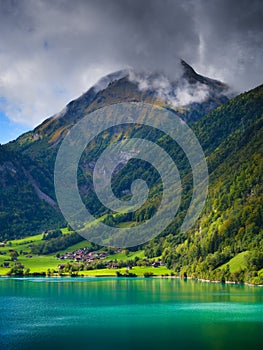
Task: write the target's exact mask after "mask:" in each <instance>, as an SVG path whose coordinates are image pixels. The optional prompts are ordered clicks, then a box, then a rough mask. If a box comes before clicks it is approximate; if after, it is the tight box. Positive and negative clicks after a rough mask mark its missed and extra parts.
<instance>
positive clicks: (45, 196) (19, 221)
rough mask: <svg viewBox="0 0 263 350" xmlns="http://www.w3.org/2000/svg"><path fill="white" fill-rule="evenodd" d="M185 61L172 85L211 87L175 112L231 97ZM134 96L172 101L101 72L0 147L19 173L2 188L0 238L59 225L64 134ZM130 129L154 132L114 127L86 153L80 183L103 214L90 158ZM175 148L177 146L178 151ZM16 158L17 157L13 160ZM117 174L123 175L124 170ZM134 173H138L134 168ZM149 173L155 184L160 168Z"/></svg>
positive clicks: (195, 112)
mask: <svg viewBox="0 0 263 350" xmlns="http://www.w3.org/2000/svg"><path fill="white" fill-rule="evenodd" d="M182 65H183V67H184V76H183V77H182V78H181V80H180V81H179V82H171V86H173V87H174V88H176V86H177V87H178V86H181V85H185V84H186V85H187V86H188V87H189V86H190V87H191V86H192V88H193V89H195V88H198V87H199V86H203V87H204V88H205V89H206V91H209V94H208V96H207V98H206V99H205V100H203V101H201V102H200V103H197V102H194V103H191V104H189V105H187V106H184V107H180V108H175V109H174V107H173V108H172V109H171V110H173V111H176V113H177V114H178V113H179V115H180V116H181V117H182V118H183V119H185V120H188V121H189V123H192V122H194V121H195V120H197V119H200V118H202V117H203V116H204V115H205V114H206V113H207V112H208V111H211V110H213V109H215V108H216V107H217V106H218V105H220V104H221V103H222V102H226V101H227V100H228V98H227V95H226V92H227V86H226V85H225V84H222V83H220V82H217V81H214V80H211V79H208V78H206V77H203V76H201V75H199V74H197V73H196V72H195V71H194V70H193V69H192V68H191V67H190V66H188V65H187V64H186V63H185V62H182ZM159 78H160V79H161V77H159V76H158V75H157V77H156V76H154V77H147V79H148V80H151V81H152V80H154V79H155V80H156V79H159ZM144 79H146V77H144ZM155 80H154V81H155ZM130 101H132V102H140V101H143V102H148V103H155V104H159V105H163V106H166V107H167V108H171V106H169V105H167V102H168V101H166V102H165V101H163V100H162V99H160V96H159V95H158V92H157V91H155V90H154V89H153V88H152V87H149V88H148V89H141V88H140V87H139V83H138V81H135V80H131V79H130V78H129V77H128V76H127V73H125V72H117V73H116V74H112V75H110V76H108V77H105V78H103V79H102V81H101V82H99V83H98V84H97V85H95V86H94V87H92V88H91V89H89V90H88V91H87V92H86V93H85V94H83V95H82V96H80V97H79V98H78V99H76V100H74V101H71V102H70V103H69V104H68V105H67V106H66V107H65V109H64V110H63V111H62V112H60V113H58V114H56V115H54V116H53V117H51V118H49V119H47V120H45V121H44V122H43V123H42V124H41V125H39V126H38V127H36V128H35V129H34V130H33V131H31V132H28V133H25V134H23V135H21V136H20V137H19V138H18V139H17V140H15V141H13V142H11V143H9V144H7V145H4V146H3V147H2V148H0V152H1V153H2V154H4V155H5V156H4V157H5V158H3V160H2V163H1V164H0V166H2V167H3V168H6V164H7V163H8V164H12V166H13V167H15V168H16V171H17V173H19V174H20V176H16V177H13V180H12V185H10V187H9V192H8V193H7V192H6V190H5V189H4V187H2V189H1V190H2V193H1V194H0V201H1V203H2V210H1V217H0V227H1V230H0V239H5V238H15V237H17V238H19V237H21V236H25V235H30V234H34V233H39V232H40V231H41V230H43V228H45V229H52V228H54V225H55V226H57V227H60V226H61V225H63V224H64V225H65V221H64V219H63V217H62V216H61V214H60V212H59V211H58V210H57V207H56V203H55V201H56V198H55V191H54V184H53V182H54V164H55V159H56V154H57V151H58V149H59V146H60V144H61V142H62V140H63V138H64V137H65V135H66V134H67V132H68V131H69V130H70V128H71V127H72V126H73V125H74V124H75V123H76V122H77V121H78V120H80V119H81V118H83V116H84V115H85V114H86V113H89V112H92V111H94V110H96V109H98V108H102V107H105V106H107V105H110V104H113V103H117V102H130ZM131 134H135V135H141V136H143V137H144V136H146V135H147V137H150V138H151V137H152V133H151V132H150V130H145V129H144V130H142V131H140V129H139V128H138V129H136V130H134V129H133V128H127V129H126V130H122V131H120V130H117V129H113V130H111V131H110V132H109V134H108V135H103V136H101V137H98V138H97V142H96V145H95V146H94V144H93V145H90V147H89V149H88V151H86V152H85V154H84V156H83V157H82V160H81V163H80V174H79V187H80V190H81V194H82V196H83V200H84V202H85V204H86V205H87V206H88V207H89V208H90V210H91V211H92V212H94V213H95V212H96V213H101V214H104V213H105V208H103V207H102V206H101V204H100V203H99V202H98V201H97V200H96V196H95V194H94V191H93V188H92V179H91V175H92V171H93V168H92V166H91V165H90V164H93V163H94V162H95V160H96V157H98V155H99V153H98V152H102V151H103V149H104V148H105V147H106V146H107V144H110V143H112V142H113V141H116V139H121V138H123V137H129V135H131ZM159 136H160V135H159ZM157 138H158V135H157V137H155V140H157ZM153 141H154V139H153ZM160 143H161V145H164V143H167V140H166V139H164V142H163V141H160ZM167 147H168V148H171V147H172V146H171V145H169V144H167ZM175 154H176V152H175V151H174V155H175ZM13 158H15V159H18V160H19V161H15V162H14V163H13ZM185 164H186V160H184V162H183V163H182V166H181V168H182V169H184V167H185ZM136 168H137V167H136ZM137 170H138V169H137ZM145 170H146V169H145V164H144V165H142V168H141V172H140V173H141V174H142V173H144V172H145ZM126 171H127V172H129V173H130V172H131V171H132V172H133V170H132V169H131V170H129V167H127V169H126ZM184 171H185V170H184ZM137 174H138V173H137ZM0 176H1V179H2V180H1V181H2V182H3V183H5V182H6V181H8V177H9V174H7V171H2V172H1V173H0ZM119 176H121V177H122V173H120V174H119ZM133 176H134V178H135V177H136V173H134V174H133ZM145 176H146V178H148V179H149V178H152V184H151V185H152V186H153V185H154V181H155V180H156V174H155V176H152V175H149V174H146V175H145ZM126 178H127V176H126ZM21 181H23V184H22V183H21V184H20V182H21ZM127 181H128V182H129V181H131V179H129V180H128V179H127ZM118 182H119V180H118V179H116V184H118ZM127 184H128V183H127ZM127 184H126V183H125V181H124V180H122V181H121V183H120V184H119V186H118V188H116V191H117V192H118V193H119V194H122V191H123V190H126V189H127ZM23 188H26V192H27V201H26V204H25V202H24V198H23V194H21V193H22V191H23V190H22V189H23ZM20 189H21V191H20ZM5 218H6V219H5ZM126 219H127V218H123V221H126ZM128 219H129V218H128ZM129 220H130V219H129Z"/></svg>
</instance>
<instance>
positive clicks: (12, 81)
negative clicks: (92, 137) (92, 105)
mask: <svg viewBox="0 0 263 350" xmlns="http://www.w3.org/2000/svg"><path fill="white" fill-rule="evenodd" d="M262 7H263V6H262V2H261V1H257V0H250V1H248V0H239V1H237V0H232V1H226V0H220V1H219V0H213V1H206V0H196V1H194V0H186V1H176V0H152V1H148V2H146V1H145V2H144V1H139V0H96V1H95V0H85V1H84V0H83V1H82V0H75V1H70V0H58V1H51V0H20V1H18V0H0V31H1V43H0V96H2V97H3V99H1V100H0V109H2V110H3V111H4V112H5V113H6V114H8V116H9V117H10V118H11V119H12V120H15V121H18V122H23V123H25V124H28V125H29V126H35V125H37V124H38V123H40V122H41V121H42V120H43V119H45V118H47V117H48V116H50V115H53V114H55V113H57V112H58V111H60V110H61V109H62V108H63V107H64V106H65V105H66V104H67V103H68V102H69V101H70V100H72V99H73V98H76V97H78V96H79V95H81V94H82V93H83V92H85V91H86V90H87V89H88V88H89V87H90V86H92V85H93V84H94V83H96V81H97V80H98V79H100V78H101V77H102V76H104V75H106V74H108V73H111V72H113V71H117V70H120V69H124V68H127V67H134V68H135V70H138V71H144V72H146V73H149V74H150V73H151V72H153V71H158V72H160V73H161V74H163V75H164V76H168V77H169V78H171V79H175V78H176V77H177V75H178V72H179V68H178V58H183V59H185V60H186V61H187V62H188V63H190V64H191V65H193V67H194V68H195V69H196V70H197V71H198V72H199V73H201V74H203V75H207V76H210V77H211V78H216V79H221V80H223V81H225V82H228V83H230V84H232V85H233V86H234V87H235V89H236V90H238V91H243V90H248V89H250V88H252V87H254V86H256V85H258V84H260V83H262V81H261V79H262V76H263V74H262V73H263V68H262V63H261V62H262V60H263V52H262V50H263V44H262V37H263V36H262V31H263V30H262ZM161 84H162V86H161V87H159V90H160V91H163V92H164V93H165V91H166V90H167V89H168V87H167V86H166V85H165V84H167V82H165V79H164V80H163V81H162V82H161ZM196 93H197V91H195V92H194V95H195V94H196ZM198 93H199V95H200V96H199V97H198V98H202V96H203V95H205V91H201V90H200V91H199V92H198ZM177 96H180V100H182V101H183V100H184V99H185V100H189V98H190V99H191V98H193V91H190V90H189V87H186V89H185V90H184V91H181V90H180V91H179V92H177ZM1 101H4V102H1Z"/></svg>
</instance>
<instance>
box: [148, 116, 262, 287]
mask: <svg viewBox="0 0 263 350" xmlns="http://www.w3.org/2000/svg"><path fill="white" fill-rule="evenodd" d="M262 140H263V118H262V117H261V115H259V118H258V120H257V121H255V123H254V125H253V126H251V127H250V128H248V129H247V130H244V131H243V130H237V131H236V132H235V133H234V134H231V135H230V136H229V137H228V138H227V139H226V140H225V141H224V142H223V143H222V144H221V146H220V147H219V148H218V149H217V150H216V152H214V153H213V154H212V155H211V156H210V157H208V162H209V166H210V168H212V169H213V171H212V172H211V174H210V186H209V197H208V199H207V202H206V207H205V210H204V212H203V213H202V215H201V217H200V219H199V220H198V221H197V222H196V224H195V227H194V228H193V229H191V230H190V231H189V232H188V233H187V237H186V239H185V240H184V241H183V242H181V243H179V244H178V241H177V240H176V236H174V235H171V234H170V235H168V236H167V237H166V238H165V239H163V240H161V241H160V240H159V241H158V240H155V241H152V242H150V243H149V244H148V245H147V246H146V250H145V253H146V255H147V256H154V255H155V254H158V253H160V252H161V251H162V255H163V260H164V261H165V262H166V264H167V265H168V267H170V268H174V269H175V270H176V271H177V272H178V273H180V272H181V273H186V274H187V275H191V276H196V277H200V278H205V279H216V280H226V279H229V280H233V281H237V280H241V281H242V280H243V281H249V282H253V283H262V282H263V274H262V275H261V276H258V271H259V270H261V269H262V268H263V267H262V254H263V207H262V203H263V183H262V174H263V143H262ZM217 158H219V160H218V159H217ZM243 251H248V252H249V253H248V254H247V255H246V259H245V260H244V266H245V268H244V269H241V268H240V271H235V272H234V273H231V272H230V271H229V270H227V269H223V270H220V269H219V267H220V266H221V265H223V264H225V263H226V262H228V261H229V260H230V259H231V258H233V257H234V256H236V255H237V254H238V253H240V252H243Z"/></svg>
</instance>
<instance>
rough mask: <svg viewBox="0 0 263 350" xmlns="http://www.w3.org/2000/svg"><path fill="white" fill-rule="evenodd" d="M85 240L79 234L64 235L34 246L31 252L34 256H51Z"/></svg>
mask: <svg viewBox="0 0 263 350" xmlns="http://www.w3.org/2000/svg"><path fill="white" fill-rule="evenodd" d="M83 240H84V238H83V237H81V236H80V235H78V234H77V233H72V234H68V235H62V236H58V237H56V238H51V239H50V240H47V241H44V242H43V243H40V244H38V245H35V246H33V247H32V249H31V251H32V253H33V254H50V253H54V252H57V251H59V250H64V249H67V248H68V247H70V246H71V245H73V244H76V243H78V242H81V241H83Z"/></svg>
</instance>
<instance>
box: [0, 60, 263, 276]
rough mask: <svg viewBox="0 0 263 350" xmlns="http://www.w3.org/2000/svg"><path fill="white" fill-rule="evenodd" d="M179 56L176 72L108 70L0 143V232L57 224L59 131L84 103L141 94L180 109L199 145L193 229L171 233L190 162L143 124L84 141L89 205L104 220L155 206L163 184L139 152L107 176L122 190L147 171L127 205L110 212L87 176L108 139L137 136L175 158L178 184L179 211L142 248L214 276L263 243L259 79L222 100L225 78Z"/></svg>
mask: <svg viewBox="0 0 263 350" xmlns="http://www.w3.org/2000/svg"><path fill="white" fill-rule="evenodd" d="M181 64H182V74H181V76H180V79H179V80H176V81H169V80H168V78H167V77H164V76H163V75H162V74H160V73H154V74H142V73H136V72H134V71H120V72H116V73H114V74H112V75H109V76H107V77H105V78H103V79H102V80H101V81H99V82H98V84H96V85H95V86H94V87H92V88H91V89H89V90H88V91H87V92H86V93H85V94H83V95H82V96H80V97H79V98H78V99H76V100H74V101H71V102H70V103H69V104H68V105H67V106H66V107H65V109H64V110H63V111H62V112H60V113H58V114H56V115H54V116H53V117H51V118H48V119H47V120H45V121H44V122H43V123H42V124H41V125H39V126H38V127H36V128H35V129H34V130H33V131H31V132H28V133H26V134H23V135H21V136H20V137H19V138H18V139H17V140H15V141H13V142H11V143H9V144H7V145H2V146H1V147H0V176H1V177H0V181H1V188H0V205H1V209H0V227H1V230H0V239H10V238H14V237H21V236H26V235H30V234H33V233H38V232H42V231H43V230H46V229H50V228H58V227H62V226H65V225H66V222H65V220H64V219H63V217H62V215H61V213H60V211H59V209H58V207H57V204H56V198H55V193H54V185H53V172H54V163H55V158H56V154H57V151H58V148H59V146H60V144H61V142H62V140H63V138H64V137H65V135H66V134H67V133H68V131H69V130H70V128H71V127H72V126H73V125H75V123H76V122H77V121H79V120H80V119H81V118H83V116H84V115H85V114H86V113H89V112H92V111H95V110H96V109H98V108H102V107H104V106H108V105H111V104H113V103H118V102H128V101H132V102H140V101H143V102H148V103H154V104H157V105H160V106H162V107H165V108H167V109H169V110H170V111H172V112H173V113H176V114H178V115H179V116H180V117H181V118H182V119H183V120H185V121H186V122H187V123H188V125H189V126H191V128H192V129H193V131H194V132H195V134H196V136H197V138H198V140H199V142H200V144H201V146H202V147H203V150H204V152H205V155H206V158H207V162H208V166H209V174H210V179H209V180H210V185H209V196H208V200H207V202H206V206H205V208H204V210H203V212H202V215H201V216H200V218H199V219H198V221H197V222H196V224H195V226H194V227H193V228H192V229H191V230H189V231H188V232H186V233H185V234H181V233H179V227H180V224H181V223H182V220H183V218H184V216H185V213H186V211H187V208H188V205H189V201H190V199H191V193H192V192H191V191H192V177H191V169H190V167H189V163H188V161H187V158H186V157H185V155H184V153H183V152H182V150H180V149H179V148H178V145H177V144H176V143H175V142H172V141H171V140H170V139H169V138H167V137H165V136H163V135H161V134H160V133H155V132H153V131H152V130H150V129H147V128H143V127H138V128H135V129H134V128H132V127H126V128H124V129H122V130H120V129H118V128H113V129H112V130H110V131H109V132H108V133H105V134H104V135H100V136H98V137H97V138H96V142H94V143H92V144H90V145H89V147H88V150H87V149H86V150H85V151H84V154H83V156H82V158H81V161H80V167H79V173H78V183H79V188H80V191H81V195H82V199H83V201H84V203H85V204H86V206H87V207H88V208H89V210H90V211H91V212H92V213H93V214H96V215H104V216H105V219H104V221H105V223H108V224H111V225H117V226H118V225H125V224H127V225H129V224H130V223H131V222H134V223H136V222H141V221H145V220H147V219H149V218H150V217H151V215H152V214H153V213H154V211H155V210H157V209H158V205H159V201H160V198H161V191H162V186H161V183H160V181H159V178H158V173H157V172H156V171H154V169H153V168H152V167H149V165H148V164H146V163H145V162H143V161H139V162H138V160H130V161H129V162H128V163H127V164H126V166H123V167H121V168H120V169H118V172H117V173H116V174H115V176H114V178H113V183H112V187H113V191H114V193H116V194H117V195H118V196H119V197H123V198H125V196H127V195H128V196H129V194H130V192H129V188H130V184H131V183H132V181H133V180H134V179H136V178H143V179H145V180H146V181H147V184H148V186H149V188H150V192H149V199H148V201H146V203H145V204H144V205H143V206H142V207H141V208H140V209H138V210H137V211H136V212H135V213H134V214H125V215H124V214H123V215H119V216H118V217H117V218H116V216H114V215H113V214H112V213H111V212H109V211H108V210H106V208H105V207H103V206H102V205H101V203H100V202H99V201H98V199H97V198H96V195H95V192H94V189H93V186H92V172H93V168H94V163H95V162H96V159H97V158H98V156H99V154H100V153H101V152H102V151H103V150H104V149H105V148H106V147H107V145H109V144H111V143H112V142H114V141H116V140H120V139H122V138H129V137H130V136H131V135H132V136H133V137H134V136H139V137H142V138H147V139H149V140H151V141H153V142H155V143H157V144H159V145H160V146H161V147H163V148H164V149H165V150H166V151H167V152H168V153H169V155H170V156H171V157H172V158H173V159H174V161H175V162H176V164H177V166H178V169H179V171H180V176H181V179H182V186H183V192H182V201H181V205H180V208H179V213H178V215H177V216H176V218H175V220H174V222H173V223H172V224H171V225H170V226H169V227H168V228H167V229H166V230H165V231H164V232H163V233H162V235H161V236H158V237H157V238H156V239H154V240H152V241H150V242H149V243H147V244H146V245H145V247H144V248H145V252H146V255H147V256H149V257H151V256H158V255H160V254H162V255H163V259H164V260H165V262H166V264H167V265H168V266H169V267H172V268H174V269H175V270H176V271H178V272H179V271H180V272H182V273H185V274H188V275H197V276H202V277H203V278H208V277H211V276H213V278H219V279H220V278H221V277H222V276H221V275H222V273H227V272H222V271H221V270H218V269H219V267H220V266H221V265H222V264H224V263H227V262H228V261H229V260H230V259H232V258H235V257H237V256H239V254H242V253H244V252H248V254H249V252H252V251H256V252H257V253H260V252H262V250H263V238H262V226H263V225H262V223H263V213H262V205H261V203H262V174H263V169H262V164H263V163H262V154H263V152H262V151H263V150H262V139H263V138H262V136H263V135H262V115H263V104H262V101H263V98H262V97H263V86H259V87H257V88H256V89H253V90H251V91H249V92H247V93H244V94H241V95H239V96H236V97H234V98H232V99H230V100H229V96H230V95H229V90H228V87H227V86H226V85H225V84H223V83H221V82H218V81H215V80H212V79H209V78H206V77H203V76H201V75H199V74H197V73H196V72H195V71H194V70H193V68H191V67H190V66H189V65H188V64H187V63H186V62H184V61H182V62H181ZM249 258H250V257H249V255H248V258H247V259H248V261H250V263H251V260H253V259H252V258H251V259H250V260H249ZM258 259H259V260H260V256H259V258H258ZM251 264H252V263H251ZM260 266H261V265H260V263H259V264H258V265H257V266H256V267H255V266H254V267H253V268H252V267H251V269H250V270H252V271H253V269H254V270H255V271H258V270H259V267H260ZM262 267H263V266H262ZM218 271H219V272H218ZM224 271H225V270H224ZM220 273H221V275H220ZM241 273H242V272H240V274H241ZM219 275H220V276H219ZM254 277H255V276H254ZM247 279H249V278H247Z"/></svg>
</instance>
